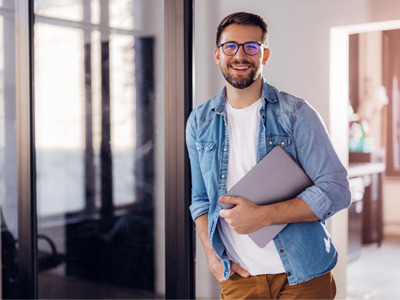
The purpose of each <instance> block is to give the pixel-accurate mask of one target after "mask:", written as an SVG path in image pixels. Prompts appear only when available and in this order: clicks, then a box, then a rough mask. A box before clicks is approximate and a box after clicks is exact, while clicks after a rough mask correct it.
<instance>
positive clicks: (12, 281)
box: [0, 0, 18, 299]
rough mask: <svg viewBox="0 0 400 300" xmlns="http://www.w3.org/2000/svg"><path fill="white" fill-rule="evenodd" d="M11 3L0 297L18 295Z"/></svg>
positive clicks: (0, 80)
mask: <svg viewBox="0 0 400 300" xmlns="http://www.w3.org/2000/svg"><path fill="white" fill-rule="evenodd" d="M14 14H15V13H14V1H13V0H0V213H1V215H0V220H1V241H0V245H1V258H2V259H1V267H2V268H1V272H2V281H1V292H2V293H1V295H2V298H3V299H9V298H15V297H17V295H18V286H17V285H18V206H17V203H18V194H17V139H16V136H17V132H16V103H15V88H16V87H15V25H14V23H15V20H14V19H15V18H14Z"/></svg>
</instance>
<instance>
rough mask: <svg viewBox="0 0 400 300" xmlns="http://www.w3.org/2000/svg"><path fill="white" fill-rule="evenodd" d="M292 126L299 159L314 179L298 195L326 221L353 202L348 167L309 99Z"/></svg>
mask: <svg viewBox="0 0 400 300" xmlns="http://www.w3.org/2000/svg"><path fill="white" fill-rule="evenodd" d="M293 130H294V131H293V139H294V142H295V149H296V154H297V159H298V162H299V164H300V166H301V167H302V168H303V169H304V170H305V172H306V173H307V175H308V176H309V177H310V178H311V180H312V181H313V182H314V185H313V186H311V187H309V188H308V189H306V190H305V191H304V192H302V193H301V194H300V195H298V197H299V198H301V199H303V200H304V201H305V202H306V203H307V205H308V206H309V208H310V209H311V210H312V211H313V213H314V214H315V215H316V216H317V217H318V218H319V219H320V220H321V221H325V220H326V219H328V218H329V217H331V216H333V215H334V214H335V213H337V212H338V211H340V210H342V209H344V208H347V207H349V206H350V203H351V195H350V188H349V180H348V177H347V170H346V168H345V167H344V166H343V164H342V163H341V161H340V159H339V157H338V156H337V154H336V152H335V150H334V148H333V145H332V143H331V141H330V138H329V135H328V132H327V130H326V127H325V126H324V123H323V121H322V119H321V117H320V115H319V114H318V112H317V111H316V110H315V109H313V108H312V107H311V106H310V105H309V104H308V103H307V102H306V101H305V102H303V103H302V105H301V107H300V109H299V111H298V114H297V116H296V121H295V123H294V128H293Z"/></svg>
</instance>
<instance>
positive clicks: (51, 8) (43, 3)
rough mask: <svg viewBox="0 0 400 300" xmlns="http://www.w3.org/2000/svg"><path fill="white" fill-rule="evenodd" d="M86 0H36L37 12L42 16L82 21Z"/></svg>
mask: <svg viewBox="0 0 400 300" xmlns="http://www.w3.org/2000/svg"><path fill="white" fill-rule="evenodd" d="M82 2H87V1H86V0H57V1H54V0H35V13H36V14H38V15H41V16H46V17H52V18H57V19H66V20H71V21H82V19H83V5H82V4H83V3H82Z"/></svg>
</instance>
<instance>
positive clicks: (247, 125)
mask: <svg viewBox="0 0 400 300" xmlns="http://www.w3.org/2000/svg"><path fill="white" fill-rule="evenodd" d="M261 106H262V102H261V99H259V100H257V101H256V102H255V103H253V104H252V105H250V106H248V107H246V108H243V109H235V108H233V107H232V106H231V105H230V104H229V102H228V101H226V113H227V123H228V132H229V163H228V178H227V186H226V189H227V190H229V189H231V188H232V186H234V185H235V184H236V182H238V181H239V180H240V179H241V178H242V177H243V176H244V175H245V174H246V173H247V172H248V171H250V169H251V168H253V167H254V166H255V165H256V164H257V155H256V153H257V150H258V149H257V139H258V126H259V122H260V113H259V111H260V109H261ZM218 230H219V232H220V235H221V238H222V241H223V242H224V244H225V247H226V249H227V253H228V255H229V257H230V258H231V259H232V260H233V261H234V262H236V263H237V264H238V265H240V266H241V267H242V268H243V269H245V270H247V271H248V272H249V273H250V275H260V274H278V273H284V272H285V269H284V267H283V264H282V262H281V259H280V257H279V254H278V250H277V249H276V247H275V243H274V241H271V242H270V243H268V244H267V245H266V246H265V247H264V248H259V247H258V246H257V245H256V244H255V243H254V242H253V240H252V239H250V238H249V237H248V235H247V234H244V235H242V234H238V233H236V232H235V231H234V230H233V229H232V228H231V227H230V226H229V225H228V223H226V221H225V220H224V219H223V218H219V222H218Z"/></svg>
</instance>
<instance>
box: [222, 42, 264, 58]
mask: <svg viewBox="0 0 400 300" xmlns="http://www.w3.org/2000/svg"><path fill="white" fill-rule="evenodd" d="M225 44H235V45H237V49H236V51H235V53H233V54H226V53H225V51H224V47H223V46H224V45H225ZM247 44H257V45H258V46H259V47H260V48H259V49H258V51H257V52H256V53H254V54H249V53H247V52H246V49H245V48H244V45H247ZM240 46H242V48H243V51H244V53H246V54H247V55H250V56H254V55H256V54H257V53H258V52H259V51H260V49H261V47H264V48H266V49H267V48H268V47H267V46H266V45H264V44H261V43H259V42H247V43H244V44H238V43H235V42H226V43H222V44H219V45H218V46H217V48H219V47H222V51H223V52H224V54H225V55H228V56H233V55H235V54H236V53H237V52H238V51H239V48H240Z"/></svg>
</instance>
